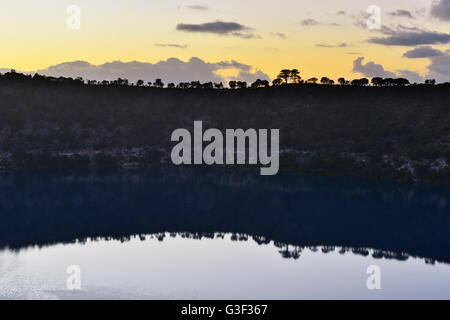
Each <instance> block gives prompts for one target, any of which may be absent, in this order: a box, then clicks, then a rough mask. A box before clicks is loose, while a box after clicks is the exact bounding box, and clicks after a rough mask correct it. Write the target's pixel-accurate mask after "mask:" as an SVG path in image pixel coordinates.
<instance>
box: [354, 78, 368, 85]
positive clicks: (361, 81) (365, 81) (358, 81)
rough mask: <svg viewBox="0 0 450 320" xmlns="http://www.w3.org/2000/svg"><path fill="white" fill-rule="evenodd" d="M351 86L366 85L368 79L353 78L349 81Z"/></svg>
mask: <svg viewBox="0 0 450 320" xmlns="http://www.w3.org/2000/svg"><path fill="white" fill-rule="evenodd" d="M351 84H352V86H367V85H368V84H369V79H367V78H362V79H355V80H352V82H351Z"/></svg>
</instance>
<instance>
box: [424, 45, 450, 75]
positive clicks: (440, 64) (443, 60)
mask: <svg viewBox="0 0 450 320" xmlns="http://www.w3.org/2000/svg"><path fill="white" fill-rule="evenodd" d="M429 59H430V65H429V66H428V70H429V71H430V72H429V74H427V78H434V79H436V80H437V81H438V82H446V81H450V51H446V52H443V53H442V55H440V56H434V57H430V58H429Z"/></svg>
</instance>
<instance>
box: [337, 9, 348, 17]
mask: <svg viewBox="0 0 450 320" xmlns="http://www.w3.org/2000/svg"><path fill="white" fill-rule="evenodd" d="M336 15H338V16H345V15H346V12H345V11H344V10H341V11H338V12H336Z"/></svg>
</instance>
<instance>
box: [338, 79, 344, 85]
mask: <svg viewBox="0 0 450 320" xmlns="http://www.w3.org/2000/svg"><path fill="white" fill-rule="evenodd" d="M338 82H339V84H340V85H341V86H343V85H345V84H346V81H345V79H344V78H339V79H338Z"/></svg>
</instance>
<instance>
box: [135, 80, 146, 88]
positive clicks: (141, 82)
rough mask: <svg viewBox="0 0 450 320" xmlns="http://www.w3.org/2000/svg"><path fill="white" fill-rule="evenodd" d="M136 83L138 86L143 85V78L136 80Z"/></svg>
mask: <svg viewBox="0 0 450 320" xmlns="http://www.w3.org/2000/svg"><path fill="white" fill-rule="evenodd" d="M136 85H137V86H138V87H140V86H143V85H144V80H138V81H137V82H136Z"/></svg>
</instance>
